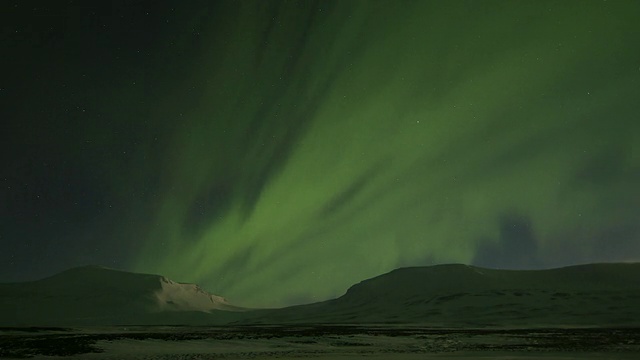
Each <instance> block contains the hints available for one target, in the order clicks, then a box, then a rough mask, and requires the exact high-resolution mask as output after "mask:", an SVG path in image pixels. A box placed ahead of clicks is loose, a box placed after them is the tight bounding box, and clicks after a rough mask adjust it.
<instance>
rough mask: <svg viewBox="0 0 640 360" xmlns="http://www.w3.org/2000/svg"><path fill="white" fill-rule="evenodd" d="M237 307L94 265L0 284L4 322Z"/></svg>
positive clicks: (125, 320) (189, 313) (158, 317)
mask: <svg viewBox="0 0 640 360" xmlns="http://www.w3.org/2000/svg"><path fill="white" fill-rule="evenodd" d="M240 310H243V309H241V308H239V307H235V306H233V305H231V304H229V303H227V301H226V300H225V299H224V298H222V297H219V296H215V295H211V294H209V293H207V292H205V291H203V290H202V289H200V288H199V287H198V286H197V285H194V284H181V283H176V282H174V281H171V280H169V279H167V278H165V277H163V276H159V275H148V274H135V273H129V272H124V271H118V270H113V269H108V268H103V267H98V266H86V267H80V268H74V269H70V270H67V271H64V272H62V273H60V274H57V275H54V276H52V277H49V278H46V279H42V280H37V281H32V282H24V283H13V284H0V324H1V325H2V326H9V325H30V326H31V325H58V326H60V325H116V324H118V325H122V324H154V323H158V324H163V323H178V324H179V323H203V322H204V323H208V322H210V321H211V317H212V315H210V314H212V313H214V314H216V315H219V314H223V313H224V312H223V311H225V312H228V311H240ZM221 316H222V315H221Z"/></svg>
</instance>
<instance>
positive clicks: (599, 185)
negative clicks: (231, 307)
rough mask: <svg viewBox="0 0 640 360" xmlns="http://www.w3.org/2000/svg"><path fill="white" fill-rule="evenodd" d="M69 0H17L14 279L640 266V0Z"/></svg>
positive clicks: (270, 281) (249, 298)
mask: <svg viewBox="0 0 640 360" xmlns="http://www.w3.org/2000/svg"><path fill="white" fill-rule="evenodd" d="M52 3H53V2H52ZM52 3H49V2H41V3H36V2H33V3H29V2H20V1H17V2H15V4H14V3H9V2H7V3H6V4H3V5H2V11H1V14H2V15H1V16H2V24H3V25H1V26H2V33H1V34H2V38H1V41H2V44H3V45H2V48H3V49H5V50H3V53H8V54H11V56H9V57H6V56H3V59H2V60H1V61H2V67H1V68H2V69H3V70H2V72H3V75H2V77H1V80H0V87H1V88H2V89H0V90H1V91H0V101H2V103H0V105H1V106H0V108H1V109H2V110H0V117H1V118H3V119H9V120H8V121H7V122H6V124H4V125H2V126H3V130H2V131H1V132H2V146H3V149H2V154H3V164H4V165H3V166H2V174H1V176H0V186H1V188H0V218H1V219H0V225H1V227H0V263H1V265H0V275H2V278H0V281H13V280H23V279H30V278H35V277H38V276H44V275H48V274H51V273H52V272H54V271H58V270H61V269H64V268H68V267H71V266H77V265H83V264H87V263H95V264H101V265H105V266H113V267H117V268H121V269H125V270H132V271H138V272H147V273H157V274H162V275H165V276H167V277H169V278H172V279H175V280H177V281H182V282H195V283H198V284H200V285H201V286H202V287H203V288H205V289H207V290H209V291H211V292H213V293H216V294H220V295H222V296H225V297H227V298H229V299H230V301H232V302H233V303H235V304H238V305H244V306H282V305H290V304H297V303H305V302H311V301H318V300H324V299H327V298H330V297H335V296H339V295H341V294H343V293H344V292H345V291H346V289H347V288H348V287H349V286H350V285H352V284H354V283H357V282H359V281H361V280H363V279H365V278H368V277H372V276H376V275H378V274H381V273H383V272H386V271H389V270H392V269H394V268H397V267H402V266H420V265H430V264H437V263H450V262H456V263H468V264H478V265H483V266H490V267H501V268H513V269H523V268H525V269H526V268H544V267H551V266H561V265H569V264H577V263H585V262H600V261H640V221H639V217H640V187H639V186H638V184H640V145H639V144H640V118H639V116H640V46H637V44H638V42H639V40H640V23H639V22H638V21H637V19H638V18H640V3H639V2H637V1H632V0H629V1H593V0H585V1H475V0H469V1H457V0H456V1H397V0H388V1H384V0H380V1H377V0H372V1H363V0H354V1H339V0H336V1H248V0H247V1H215V2H208V1H192V2H184V3H183V2H179V3H178V2H164V1H161V2H151V1H133V2H132V1H122V2H118V1H116V2H113V3H112V4H108V5H105V4H101V5H95V4H93V3H91V4H89V3H87V4H86V5H80V4H76V3H73V2H69V3H67V2H65V3H64V4H62V3H60V4H58V5H55V4H52ZM81 3H82V2H81Z"/></svg>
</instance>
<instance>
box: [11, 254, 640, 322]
mask: <svg viewBox="0 0 640 360" xmlns="http://www.w3.org/2000/svg"><path fill="white" fill-rule="evenodd" d="M637 303H640V263H598V264H582V265H572V266H566V267H562V268H553V269H544V270H500V269H489V268H483V267H477V266H471V265H464V264H442V265H435V266H423V267H406V268H398V269H394V270H392V271H390V272H387V273H385V274H381V275H378V276H376V277H372V278H369V279H365V280H363V281H360V282H359V283H357V284H354V285H353V286H351V287H349V289H347V291H346V292H345V293H344V294H343V295H342V296H340V297H337V298H335V299H330V300H327V301H322V302H317V303H312V304H304V305H296V306H291V307H285V308H280V309H262V310H261V309H244V308H240V307H236V306H234V305H232V304H229V303H228V302H227V301H226V299H224V298H223V297H221V296H218V295H213V294H210V293H208V292H206V291H205V290H203V289H202V288H200V287H199V286H198V285H196V284H189V283H178V282H175V281H173V280H170V279H168V278H166V277H164V276H161V275H153V274H137V273H130V272H126V271H121V270H116V269H110V268H105V267H100V266H83V267H77V268H72V269H68V270H65V271H63V272H61V273H58V274H55V275H53V276H50V277H47V278H44V279H40V280H36V281H32V282H25V283H11V284H0V324H3V325H4V326H8V325H18V326H33V325H123V324H128V325H225V324H236V325H238V324H239V325H260V324H281V325H285V324H310V323H314V324H422V325H426V326H432V327H496V326H497V327H500V326H512V327H545V326H640V307H638V306H637V305H636V304H637Z"/></svg>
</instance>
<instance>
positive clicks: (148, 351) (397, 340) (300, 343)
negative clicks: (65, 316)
mask: <svg viewBox="0 0 640 360" xmlns="http://www.w3.org/2000/svg"><path fill="white" fill-rule="evenodd" d="M0 357H2V358H50V357H51V358H54V357H66V358H68V357H71V358H82V359H246V358H253V359H268V358H281V359H296V358H316V359H349V358H359V357H369V358H372V357H373V358H376V357H380V358H386V359H418V358H422V359H424V358H432V357H433V358H441V357H442V358H449V359H456V358H461V359H462V358H483V357H487V358H489V357H491V358H504V359H514V358H517V359H525V358H526V359H529V358H539V357H540V358H545V359H580V358H603V359H604V358H610V359H627V358H628V359H633V358H640V328H617V329H615V328H583V329H576V328H572V329H433V328H423V327H401V326H397V327H396V326H287V327H284V326H246V327H213V328H212V327H103V328H0Z"/></svg>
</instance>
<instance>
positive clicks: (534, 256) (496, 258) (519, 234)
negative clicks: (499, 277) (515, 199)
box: [472, 214, 540, 270]
mask: <svg viewBox="0 0 640 360" xmlns="http://www.w3.org/2000/svg"><path fill="white" fill-rule="evenodd" d="M472 263H473V264H474V265H478V266H484V267H489V268H497V269H516V270H517V269H531V268H536V267H539V266H540V261H539V259H538V245H537V239H536V238H535V235H534V232H533V228H532V225H531V222H530V220H529V219H528V218H527V217H524V216H520V215H517V214H508V215H504V216H503V217H502V218H501V219H500V235H499V237H498V239H495V240H494V239H491V240H488V241H487V240H485V241H483V243H482V244H481V245H480V247H479V248H478V250H477V251H476V255H475V257H474V259H473V262H472Z"/></svg>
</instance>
